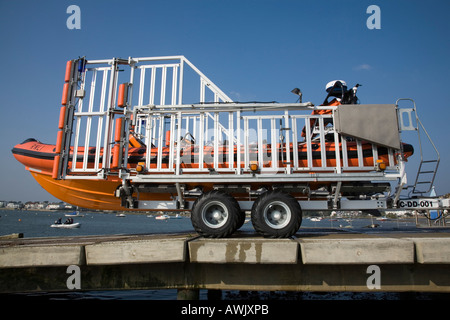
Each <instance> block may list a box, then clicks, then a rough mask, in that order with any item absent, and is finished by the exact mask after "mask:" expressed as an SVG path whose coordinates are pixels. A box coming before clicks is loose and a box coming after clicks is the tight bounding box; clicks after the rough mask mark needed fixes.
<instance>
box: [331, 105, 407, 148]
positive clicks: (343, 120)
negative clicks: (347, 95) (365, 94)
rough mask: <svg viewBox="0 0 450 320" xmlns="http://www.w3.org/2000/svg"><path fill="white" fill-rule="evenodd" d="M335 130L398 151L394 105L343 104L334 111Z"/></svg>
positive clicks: (398, 143)
mask: <svg viewBox="0 0 450 320" xmlns="http://www.w3.org/2000/svg"><path fill="white" fill-rule="evenodd" d="M335 122H336V123H335V128H336V130H337V131H338V132H339V133H341V134H343V135H348V136H351V137H355V138H358V139H362V140H367V141H370V142H372V143H375V144H379V145H383V146H386V147H391V148H394V149H400V137H399V131H398V120H397V110H396V105H395V104H347V105H346V104H344V105H340V106H338V108H337V109H336V111H335Z"/></svg>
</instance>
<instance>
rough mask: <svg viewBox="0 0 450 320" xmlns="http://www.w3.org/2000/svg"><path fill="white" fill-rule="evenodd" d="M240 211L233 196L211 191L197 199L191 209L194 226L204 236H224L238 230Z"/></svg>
mask: <svg viewBox="0 0 450 320" xmlns="http://www.w3.org/2000/svg"><path fill="white" fill-rule="evenodd" d="M240 211H241V209H240V207H239V204H238V202H237V201H236V200H235V199H234V198H233V197H232V196H230V195H229V194H227V193H224V192H221V191H211V192H208V193H206V194H204V195H202V196H201V197H200V198H198V199H197V201H195V203H194V205H193V208H192V211H191V222H192V226H193V227H194V229H195V230H196V231H197V232H198V233H199V234H201V235H203V236H204V237H209V238H224V237H227V236H229V235H231V234H232V233H233V232H235V231H236V230H237V228H238V225H239V223H240V216H241V215H240Z"/></svg>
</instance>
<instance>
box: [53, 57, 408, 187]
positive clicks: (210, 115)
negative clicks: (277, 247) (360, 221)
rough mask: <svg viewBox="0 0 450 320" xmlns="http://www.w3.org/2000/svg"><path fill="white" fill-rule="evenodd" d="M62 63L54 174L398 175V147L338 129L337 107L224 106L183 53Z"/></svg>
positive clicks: (228, 101)
mask: <svg viewBox="0 0 450 320" xmlns="http://www.w3.org/2000/svg"><path fill="white" fill-rule="evenodd" d="M77 66H78V67H77ZM80 66H81V67H80ZM70 70H71V71H70V79H69V80H68V79H67V77H66V80H67V81H66V83H68V84H69V89H70V90H69V91H68V94H67V95H68V98H67V102H66V104H65V105H64V106H65V108H66V109H67V110H66V109H65V111H64V112H65V113H64V121H63V122H64V125H63V126H62V128H61V126H60V129H61V132H63V133H64V139H62V143H61V152H60V153H59V154H58V157H59V158H58V159H56V158H55V165H58V168H59V171H58V174H57V175H54V176H55V177H56V178H62V179H99V178H105V177H106V176H107V175H118V176H119V177H122V178H126V179H131V180H134V181H146V180H148V179H152V174H165V177H166V178H168V179H171V176H172V175H173V176H175V177H179V176H181V175H188V174H190V175H191V176H192V177H193V178H192V179H195V176H193V175H194V174H197V173H198V174H206V173H208V174H221V173H222V174H227V176H228V177H230V174H231V175H235V176H242V175H247V176H249V177H253V176H254V175H255V174H258V175H261V176H264V175H266V176H273V175H274V174H278V175H279V174H284V175H290V176H298V177H301V178H302V179H304V180H305V181H307V180H308V179H309V180H317V179H319V180H320V178H321V177H320V175H321V173H323V174H327V177H329V174H330V173H331V174H336V177H335V179H336V180H339V179H341V178H342V177H346V178H348V179H350V178H352V179H353V178H356V179H361V180H362V179H367V178H368V177H369V176H368V173H370V177H376V178H377V179H380V180H381V179H396V178H398V177H399V171H400V167H399V166H400V164H399V161H398V160H399V158H398V153H399V150H395V149H392V148H387V147H383V146H379V145H376V144H371V143H369V142H367V141H362V140H358V139H355V138H351V137H348V136H344V135H342V134H340V133H339V132H338V131H337V130H335V128H334V126H333V121H334V111H335V110H336V108H337V107H320V106H319V107H317V106H313V105H312V104H311V103H292V104H283V103H234V102H232V100H231V99H230V98H229V97H228V96H227V95H226V94H225V93H224V92H222V91H221V90H220V89H219V88H218V87H217V86H216V85H215V84H214V83H213V82H212V81H210V80H209V79H208V78H207V77H206V76H205V75H204V74H203V73H201V72H200V71H199V70H198V69H197V68H196V67H195V66H194V65H193V64H192V63H191V62H189V61H188V60H187V59H186V58H185V57H183V56H171V57H156V58H129V59H127V60H124V59H109V60H85V59H78V60H73V61H72V67H71V69H70ZM186 80H190V81H186ZM192 80H193V81H192ZM195 83H197V85H193V84H195ZM186 101H189V102H186ZM319 110H329V112H328V113H326V114H311V112H312V111H319ZM61 114H63V112H62V113H61ZM60 122H61V121H60ZM133 139H135V140H138V141H140V142H139V143H138V146H136V145H135V144H133V141H131V140H133ZM72 142H73V143H72ZM379 159H383V161H384V162H385V164H386V167H387V168H386V170H385V171H383V172H377V170H376V163H377V160H379ZM311 173H314V174H311ZM168 174H169V175H168ZM345 174H347V176H345ZM351 174H353V176H352V177H350V176H348V175H351ZM339 175H340V177H341V178H339V177H338V176H339ZM211 179H213V177H212V178H211ZM324 179H325V178H324Z"/></svg>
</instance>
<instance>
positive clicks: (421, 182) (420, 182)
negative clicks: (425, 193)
mask: <svg viewBox="0 0 450 320" xmlns="http://www.w3.org/2000/svg"><path fill="white" fill-rule="evenodd" d="M425 183H431V181H419V182H416V184H425Z"/></svg>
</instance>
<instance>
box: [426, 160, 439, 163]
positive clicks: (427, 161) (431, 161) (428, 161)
mask: <svg viewBox="0 0 450 320" xmlns="http://www.w3.org/2000/svg"><path fill="white" fill-rule="evenodd" d="M434 162H438V161H437V160H423V161H422V163H434Z"/></svg>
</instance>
